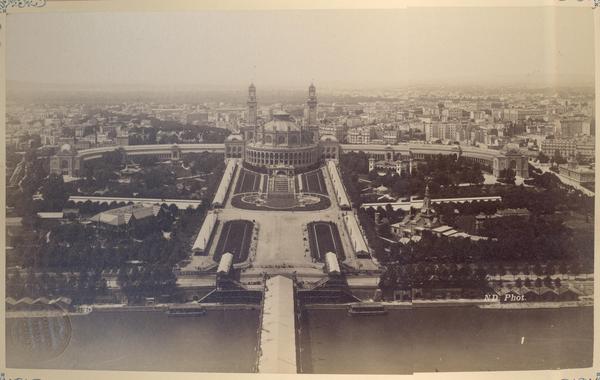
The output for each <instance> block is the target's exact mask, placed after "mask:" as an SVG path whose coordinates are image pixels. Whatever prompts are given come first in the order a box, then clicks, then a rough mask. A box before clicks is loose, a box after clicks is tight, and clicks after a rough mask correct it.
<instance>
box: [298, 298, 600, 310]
mask: <svg viewBox="0 0 600 380" xmlns="http://www.w3.org/2000/svg"><path fill="white" fill-rule="evenodd" d="M365 303H366V304H369V303H371V302H365ZM374 303H376V304H380V305H382V306H384V307H385V308H386V309H390V310H396V309H410V308H429V307H432V308H436V307H473V306H475V307H478V308H481V309H555V308H561V307H585V306H594V302H593V300H587V299H586V300H580V301H560V302H510V303H501V302H499V301H490V300H486V299H451V300H414V301H412V302H410V301H382V302H374ZM349 305H352V304H350V303H344V304H310V305H305V306H304V307H305V308H306V309H308V310H336V309H337V310H339V309H347V308H348V306H349Z"/></svg>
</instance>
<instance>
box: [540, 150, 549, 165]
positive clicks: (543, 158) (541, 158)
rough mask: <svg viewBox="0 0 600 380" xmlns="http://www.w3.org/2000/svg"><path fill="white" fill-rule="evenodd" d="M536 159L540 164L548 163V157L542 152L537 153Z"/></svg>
mask: <svg viewBox="0 0 600 380" xmlns="http://www.w3.org/2000/svg"><path fill="white" fill-rule="evenodd" d="M537 159H538V161H539V162H540V163H542V164H545V163H548V162H549V161H550V157H548V156H546V155H545V154H544V152H540V154H538V156H537Z"/></svg>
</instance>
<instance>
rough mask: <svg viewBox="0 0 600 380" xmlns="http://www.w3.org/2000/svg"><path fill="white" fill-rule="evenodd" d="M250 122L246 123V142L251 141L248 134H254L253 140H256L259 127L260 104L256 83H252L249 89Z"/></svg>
mask: <svg viewBox="0 0 600 380" xmlns="http://www.w3.org/2000/svg"><path fill="white" fill-rule="evenodd" d="M246 104H247V105H248V120H247V122H246V136H245V137H246V140H249V138H248V137H249V136H248V133H247V132H252V139H255V138H256V127H257V115H258V108H257V105H258V103H257V102H256V87H254V83H250V87H248V102H247V103H246Z"/></svg>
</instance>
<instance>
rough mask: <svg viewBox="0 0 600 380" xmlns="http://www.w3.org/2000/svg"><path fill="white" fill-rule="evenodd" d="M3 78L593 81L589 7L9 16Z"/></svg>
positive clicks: (265, 82) (269, 82)
mask: <svg viewBox="0 0 600 380" xmlns="http://www.w3.org/2000/svg"><path fill="white" fill-rule="evenodd" d="M7 19H8V22H7V44H6V47H7V78H8V79H9V80H14V81H23V82H42V83H58V84H109V85H110V84H125V85H129V84H144V85H174V86H177V85H182V84H188V85H192V84H213V85H226V86H242V85H243V86H246V85H247V83H248V82H250V81H251V80H253V81H254V82H255V83H256V84H257V85H258V86H261V85H262V86H306V84H307V83H308V82H310V81H311V80H313V81H314V82H315V83H317V84H321V85H326V86H336V85H341V86H354V85H357V86H380V85H390V86H394V85H402V84H407V83H416V84H418V83H428V84H435V83H447V84H461V83H465V84H475V83H481V84H515V83H523V84H536V85H537V84H544V85H570V84H590V85H591V84H592V83H593V78H594V50H593V49H594V35H593V19H592V12H591V11H590V9H588V8H585V7H584V8H577V9H575V8H549V7H548V8H437V9H434V8H421V9H405V10H372V11H371V10H348V11H321V10H320V11H256V12H224V11H222V12H195V13H176V12H172V13H145V12H138V13H63V14H49V13H40V14H10V15H8V16H7Z"/></svg>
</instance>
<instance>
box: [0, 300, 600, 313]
mask: <svg viewBox="0 0 600 380" xmlns="http://www.w3.org/2000/svg"><path fill="white" fill-rule="evenodd" d="M364 303H365V304H370V303H373V302H364ZM374 303H376V304H380V305H382V306H384V307H385V308H386V309H389V310H396V309H410V308H436V307H473V306H474V307H478V308H481V309H510V310H514V309H556V308H573V307H586V306H588V307H589V306H594V301H593V299H584V300H579V301H560V302H508V303H501V302H498V301H490V300H485V299H451V300H414V301H412V302H410V301H382V302H374ZM352 304H356V303H342V304H309V305H304V308H305V309H307V310H340V309H347V308H348V306H349V305H352ZM193 305H197V306H198V308H199V309H204V310H259V309H260V305H255V304H219V303H205V304H204V303H203V304H194V303H165V304H156V305H146V306H130V305H126V304H97V305H85V306H82V307H80V308H79V309H78V310H77V311H60V310H31V311H27V310H20V311H7V312H6V314H5V316H6V318H41V317H62V316H78V315H86V314H89V313H91V312H97V313H102V312H115V311H123V312H150V311H163V312H166V311H167V310H168V309H169V308H177V307H185V308H189V307H191V306H193Z"/></svg>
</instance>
